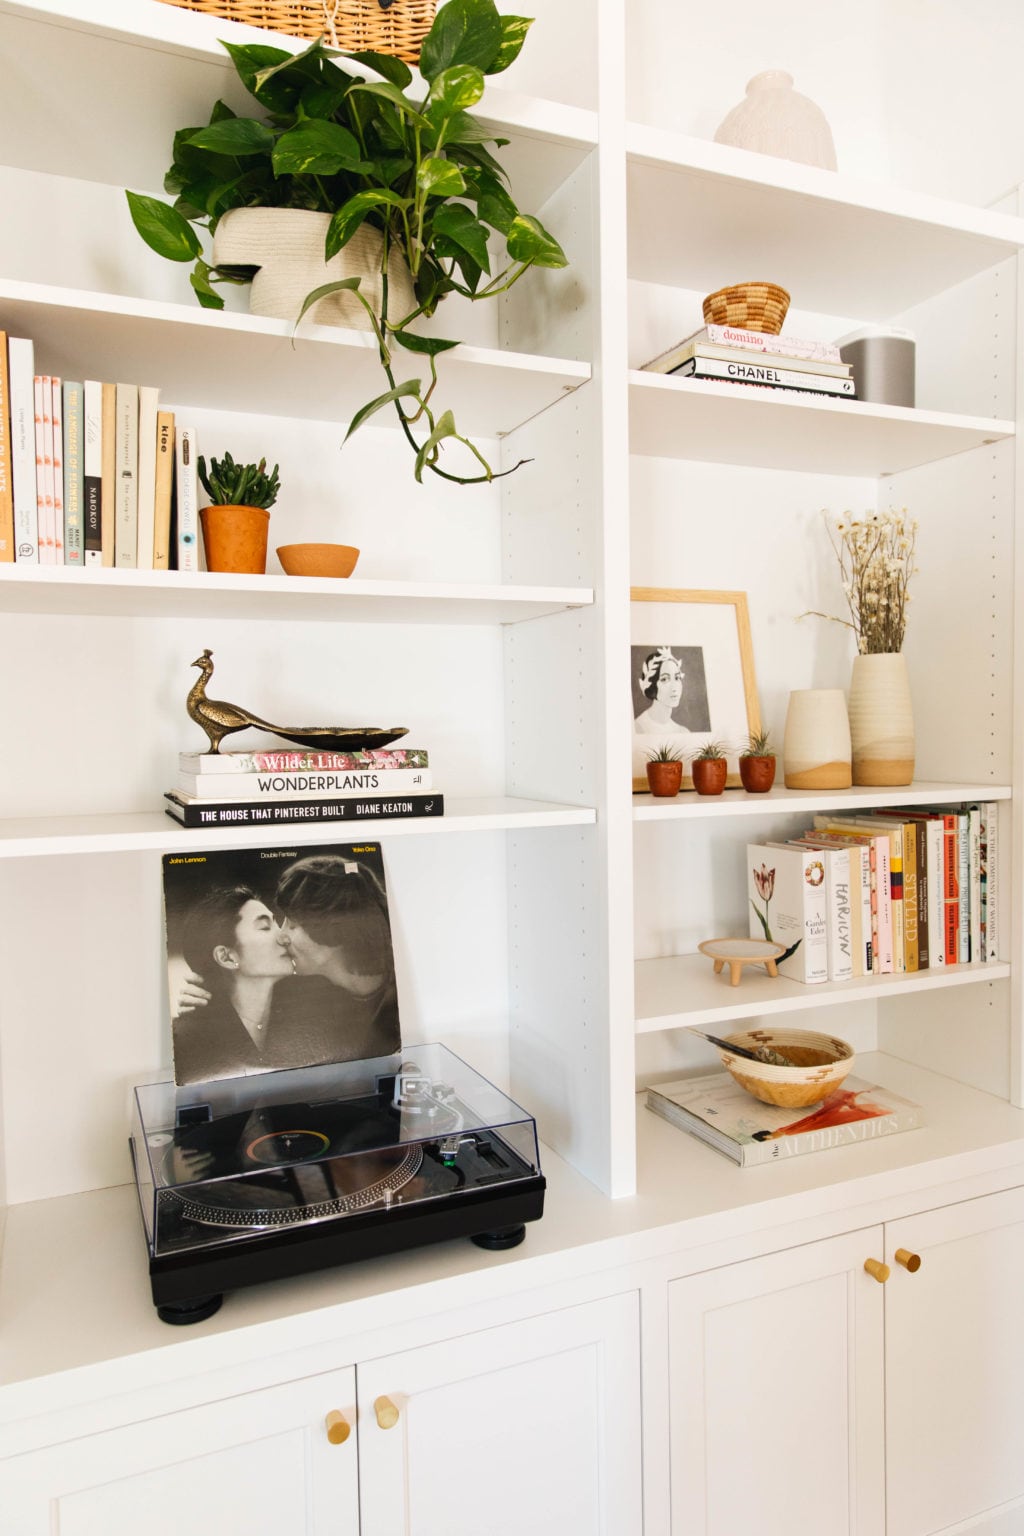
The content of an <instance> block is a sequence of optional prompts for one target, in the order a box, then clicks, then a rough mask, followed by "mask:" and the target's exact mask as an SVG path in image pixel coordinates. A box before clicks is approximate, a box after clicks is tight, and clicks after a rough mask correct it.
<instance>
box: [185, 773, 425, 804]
mask: <svg viewBox="0 0 1024 1536" xmlns="http://www.w3.org/2000/svg"><path fill="white" fill-rule="evenodd" d="M432 788H433V780H432V779H431V776H430V770H429V768H413V769H408V768H391V769H388V768H384V769H371V770H370V771H369V772H357V773H244V774H243V773H235V774H232V775H231V777H230V778H227V777H225V776H224V775H223V774H217V773H209V774H202V773H179V775H178V789H179V790H180V791H181V793H182V794H184V795H190V796H191V797H192V798H193V799H196V800H221V801H227V800H288V799H292V800H294V799H297V798H298V797H299V796H303V795H345V796H348V795H405V794H425V793H426V791H427V790H428V789H432Z"/></svg>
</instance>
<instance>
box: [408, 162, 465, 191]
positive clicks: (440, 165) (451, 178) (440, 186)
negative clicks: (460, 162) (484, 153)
mask: <svg viewBox="0 0 1024 1536" xmlns="http://www.w3.org/2000/svg"><path fill="white" fill-rule="evenodd" d="M416 185H417V186H418V187H419V188H420V190H421V191H423V192H426V193H427V194H428V195H429V196H431V197H457V196H458V194H459V193H460V192H465V190H466V183H465V181H463V179H462V172H461V171H460V170H459V168H458V166H457V165H452V163H451V161H450V160H441V159H438V158H437V157H436V156H433V155H430V156H428V157H427V159H426V160H422V161H421V162H420V166H419V169H418V170H417V172H416Z"/></svg>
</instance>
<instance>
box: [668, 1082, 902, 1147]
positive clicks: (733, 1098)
mask: <svg viewBox="0 0 1024 1536" xmlns="http://www.w3.org/2000/svg"><path fill="white" fill-rule="evenodd" d="M647 1108H648V1109H652V1110H653V1111H654V1113H655V1114H656V1115H661V1117H662V1119H664V1120H668V1121H669V1122H670V1123H671V1124H672V1125H676V1126H678V1127H679V1128H680V1130H684V1131H689V1133H690V1135H691V1136H696V1137H698V1138H699V1139H700V1140H701V1141H706V1142H707V1144H708V1146H710V1147H714V1148H715V1149H716V1151H718V1152H723V1153H724V1154H725V1156H726V1157H731V1158H732V1160H733V1162H734V1163H739V1165H740V1167H741V1168H748V1167H750V1165H751V1164H755V1163H774V1162H777V1161H778V1160H779V1159H780V1158H784V1157H798V1156H799V1155H800V1154H801V1153H802V1152H824V1151H826V1150H827V1149H828V1148H829V1147H841V1146H845V1145H846V1144H847V1143H848V1142H852V1141H869V1140H873V1139H874V1138H875V1137H877V1136H890V1135H892V1134H893V1132H894V1131H912V1130H916V1128H917V1127H918V1126H919V1125H920V1124H921V1123H922V1114H921V1106H920V1105H919V1104H915V1103H914V1102H913V1101H912V1100H911V1099H904V1098H901V1096H900V1095H899V1094H897V1093H892V1092H891V1091H890V1090H889V1089H887V1088H880V1087H879V1086H878V1085H877V1084H876V1083H866V1082H863V1081H862V1080H861V1079H860V1078H857V1077H848V1078H846V1080H845V1082H844V1083H843V1085H842V1087H841V1088H839V1089H837V1091H836V1092H835V1093H833V1094H831V1095H830V1096H829V1097H828V1098H827V1099H825V1100H823V1101H822V1103H821V1104H818V1105H817V1106H812V1107H811V1108H810V1109H777V1108H776V1107H775V1105H774V1104H761V1103H759V1101H758V1100H757V1099H754V1098H751V1096H750V1094H749V1093H747V1091H746V1090H745V1089H744V1088H741V1087H740V1085H739V1084H738V1083H737V1082H735V1081H734V1080H733V1078H732V1077H731V1076H730V1075H729V1073H728V1072H712V1073H709V1074H708V1075H707V1076H705V1077H691V1078H684V1079H682V1080H681V1081H680V1082H676V1083H659V1084H658V1086H657V1087H656V1088H648V1090H647Z"/></svg>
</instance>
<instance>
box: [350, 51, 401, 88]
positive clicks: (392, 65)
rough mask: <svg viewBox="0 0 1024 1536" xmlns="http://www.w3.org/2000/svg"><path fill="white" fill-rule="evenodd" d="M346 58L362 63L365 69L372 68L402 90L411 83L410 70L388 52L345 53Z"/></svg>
mask: <svg viewBox="0 0 1024 1536" xmlns="http://www.w3.org/2000/svg"><path fill="white" fill-rule="evenodd" d="M345 58H346V59H352V60H353V61H354V62H355V63H356V64H362V65H363V67H364V68H365V69H372V70H373V71H374V73H375V74H378V75H382V76H383V77H384V79H385V80H390V81H391V84H392V85H397V86H399V87H400V88H401V89H402V90H404V89H405V87H406V86H408V85H411V84H412V70H411V69H410V68H409V66H408V64H406V63H405V61H404V60H403V59H398V58H396V57H395V56H394V54H390V53H346V54H345Z"/></svg>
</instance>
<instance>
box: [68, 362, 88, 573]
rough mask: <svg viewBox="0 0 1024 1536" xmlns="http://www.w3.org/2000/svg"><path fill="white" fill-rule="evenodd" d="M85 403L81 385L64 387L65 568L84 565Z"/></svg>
mask: <svg viewBox="0 0 1024 1536" xmlns="http://www.w3.org/2000/svg"><path fill="white" fill-rule="evenodd" d="M84 438H85V402H84V400H83V398H82V386H81V384H77V383H74V382H72V381H68V380H65V383H64V564H65V565H84V564H85V540H84V532H85V455H84V447H85V444H84Z"/></svg>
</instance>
